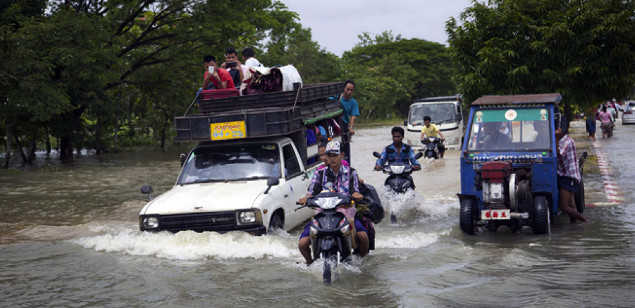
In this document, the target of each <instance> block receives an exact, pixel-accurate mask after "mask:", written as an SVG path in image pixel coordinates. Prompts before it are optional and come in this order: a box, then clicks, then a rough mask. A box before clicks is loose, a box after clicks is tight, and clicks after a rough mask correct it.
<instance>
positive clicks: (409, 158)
mask: <svg viewBox="0 0 635 308" xmlns="http://www.w3.org/2000/svg"><path fill="white" fill-rule="evenodd" d="M390 133H391V134H392V143H391V144H390V145H388V146H386V147H385V148H384V150H383V151H382V152H381V157H380V158H378V159H377V162H376V163H375V170H381V168H382V167H383V166H384V165H385V164H386V163H387V162H394V161H398V162H401V163H404V164H411V165H412V166H413V167H414V169H415V170H421V164H420V163H419V162H418V161H417V159H416V158H415V152H414V150H412V147H411V146H409V145H407V144H405V143H403V137H404V130H403V128H401V127H398V126H395V127H393V128H392V130H391V131H390Z"/></svg>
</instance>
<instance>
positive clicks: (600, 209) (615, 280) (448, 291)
mask: <svg viewBox="0 0 635 308" xmlns="http://www.w3.org/2000/svg"><path fill="white" fill-rule="evenodd" d="M573 130H574V132H573V133H572V134H573V135H574V136H575V137H576V138H582V135H583V134H584V132H583V131H584V127H583V124H581V123H573ZM634 135H635V126H622V125H621V123H618V127H617V131H616V133H615V138H614V139H611V140H601V139H600V140H598V142H597V144H598V145H600V146H601V148H602V152H603V155H604V156H606V160H607V161H608V162H609V166H608V168H609V170H610V174H611V176H612V177H613V179H614V180H615V186H616V187H618V188H617V189H618V190H619V196H620V197H621V198H622V199H623V200H624V202H623V203H621V204H614V203H611V202H609V201H608V200H607V197H606V188H605V183H604V181H605V180H606V177H604V176H603V175H602V174H600V173H598V172H589V173H587V174H585V181H586V182H585V185H586V190H587V193H586V196H587V202H588V203H593V204H596V206H595V207H589V208H587V210H586V212H585V215H586V217H587V218H589V219H590V220H591V223H588V224H574V225H572V224H570V223H569V221H568V218H567V217H565V216H563V215H561V216H559V217H557V218H556V219H555V221H553V222H552V229H551V231H552V232H551V234H550V235H541V236H537V235H533V234H532V232H531V230H530V229H527V228H526V229H523V230H522V231H521V232H520V234H514V233H512V232H510V231H509V229H507V228H505V227H501V228H500V229H499V230H498V231H497V232H490V231H482V232H479V233H477V235H474V236H468V235H465V234H463V233H462V232H461V230H460V229H459V226H458V224H459V218H458V217H459V202H458V198H457V197H456V193H458V192H460V174H459V159H458V155H459V152H458V151H448V152H447V153H446V156H445V159H443V160H436V161H427V160H421V162H422V165H423V168H422V171H420V172H417V173H415V174H414V178H415V183H416V185H417V188H416V191H415V192H412V193H410V194H406V195H402V196H396V195H392V194H390V193H387V192H386V190H385V188H384V187H383V182H384V179H385V177H386V176H385V175H384V174H382V173H381V172H374V171H372V167H373V165H374V162H375V158H374V157H373V156H372V154H371V153H372V151H381V149H382V147H383V146H385V145H387V144H388V143H389V142H390V141H391V137H390V127H381V128H371V129H360V130H359V131H357V134H356V135H355V136H354V138H353V144H352V149H353V154H352V155H353V159H352V164H353V167H355V168H356V169H357V170H358V171H359V174H360V176H361V178H362V179H363V180H364V181H366V182H367V183H370V184H373V185H375V186H376V187H377V188H378V191H379V192H380V195H381V199H382V201H383V203H384V205H385V207H386V208H388V209H392V210H393V211H394V212H396V213H398V216H399V218H398V222H397V223H395V224H391V223H390V222H389V219H385V220H384V221H383V222H382V223H380V224H378V225H376V230H377V242H376V250H374V251H372V252H371V253H370V255H369V256H368V257H367V258H364V259H363V260H360V259H355V260H353V262H351V263H349V264H345V265H344V266H343V268H341V273H340V275H339V278H338V279H337V280H335V281H334V282H333V284H332V285H331V286H324V285H323V284H322V280H321V271H322V268H321V265H320V264H318V262H316V263H314V264H313V265H312V266H311V267H308V268H307V267H306V266H305V265H302V264H301V261H302V257H301V255H300V253H299V252H298V250H297V239H298V236H299V234H300V232H301V230H300V229H296V230H293V231H291V232H289V233H287V232H281V233H278V234H273V235H266V236H261V237H254V236H251V235H248V234H245V233H241V232H230V233H227V234H218V233H212V232H204V233H194V232H179V233H177V234H171V233H143V232H140V231H139V229H138V220H137V215H138V213H139V210H140V209H141V208H142V207H143V205H144V204H145V202H146V200H147V198H146V197H145V196H143V195H141V194H140V193H139V188H140V187H141V186H142V185H144V184H151V185H152V186H153V188H154V191H155V194H159V193H162V192H165V191H166V190H168V189H169V188H170V187H171V186H172V185H173V184H174V182H175V179H176V176H177V174H178V171H179V160H178V152H168V153H164V152H147V151H145V152H134V153H123V154H117V155H115V154H107V155H101V156H99V157H97V156H95V155H91V154H85V155H82V156H81V157H80V158H79V159H77V160H76V161H75V162H74V163H72V164H70V165H66V164H60V163H58V162H57V160H56V159H55V158H52V159H49V160H47V159H45V158H40V159H39V160H38V162H37V163H36V164H35V165H34V166H31V167H29V166H27V167H23V168H16V169H10V170H8V171H7V170H1V171H0V260H1V261H0V289H1V290H2V292H0V306H1V307H260V306H268V307H300V306H303V307H307V306H317V307H335V306H343V307H354V306H367V307H485V306H487V307H633V303H634V302H635V286H634V285H633V282H635V202H634V201H633V200H635V193H634V192H633V183H635V171H634V170H635V147H633V145H632V144H631V143H630V142H631V141H632V139H633V136H634ZM579 144H580V146H579V147H584V146H587V147H588V148H589V149H590V150H591V151H593V149H594V147H593V145H592V144H591V143H589V142H585V141H580V142H579ZM298 262H300V263H298Z"/></svg>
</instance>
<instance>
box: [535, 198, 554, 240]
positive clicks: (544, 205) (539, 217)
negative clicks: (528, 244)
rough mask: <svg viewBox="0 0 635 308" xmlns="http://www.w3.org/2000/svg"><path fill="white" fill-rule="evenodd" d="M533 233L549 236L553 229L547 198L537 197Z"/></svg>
mask: <svg viewBox="0 0 635 308" xmlns="http://www.w3.org/2000/svg"><path fill="white" fill-rule="evenodd" d="M533 216H534V217H533V226H532V228H533V231H534V234H547V233H549V231H550V227H551V225H550V224H551V217H550V216H549V202H548V201H547V197H545V196H536V197H535V198H534V215H533Z"/></svg>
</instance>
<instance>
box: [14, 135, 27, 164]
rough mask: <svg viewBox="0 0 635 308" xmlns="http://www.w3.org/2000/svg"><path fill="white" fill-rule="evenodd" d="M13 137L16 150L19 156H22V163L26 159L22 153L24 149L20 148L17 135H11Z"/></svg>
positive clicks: (20, 144)
mask: <svg viewBox="0 0 635 308" xmlns="http://www.w3.org/2000/svg"><path fill="white" fill-rule="evenodd" d="M13 138H14V139H15V146H16V147H17V150H18V151H19V152H20V156H22V163H26V162H27V159H26V155H25V154H24V150H23V149H22V143H20V139H19V138H18V135H15V134H14V135H13Z"/></svg>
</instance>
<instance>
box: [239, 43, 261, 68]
mask: <svg viewBox="0 0 635 308" xmlns="http://www.w3.org/2000/svg"><path fill="white" fill-rule="evenodd" d="M242 55H243V61H245V65H246V66H247V68H249V67H250V66H251V67H262V66H263V65H262V63H260V61H258V59H256V53H254V50H253V49H251V48H245V49H243V52H242Z"/></svg>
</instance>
